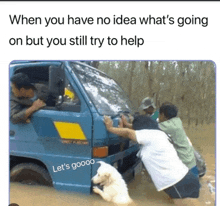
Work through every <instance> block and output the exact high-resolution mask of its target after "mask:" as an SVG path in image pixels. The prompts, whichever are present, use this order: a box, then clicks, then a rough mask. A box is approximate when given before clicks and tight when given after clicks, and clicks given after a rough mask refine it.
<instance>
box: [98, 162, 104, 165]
mask: <svg viewBox="0 0 220 206" xmlns="http://www.w3.org/2000/svg"><path fill="white" fill-rule="evenodd" d="M97 163H99V164H100V165H102V164H106V163H105V162H103V161H98V162H97Z"/></svg>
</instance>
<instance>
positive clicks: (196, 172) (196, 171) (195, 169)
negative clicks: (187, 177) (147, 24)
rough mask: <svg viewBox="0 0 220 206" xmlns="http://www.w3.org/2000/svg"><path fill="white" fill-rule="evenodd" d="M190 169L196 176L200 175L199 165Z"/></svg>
mask: <svg viewBox="0 0 220 206" xmlns="http://www.w3.org/2000/svg"><path fill="white" fill-rule="evenodd" d="M190 170H191V172H192V173H193V174H194V175H195V176H196V177H199V170H198V168H197V166H195V167H193V168H191V169H190Z"/></svg>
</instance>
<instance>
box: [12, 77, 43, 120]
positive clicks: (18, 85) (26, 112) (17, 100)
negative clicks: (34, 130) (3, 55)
mask: <svg viewBox="0 0 220 206" xmlns="http://www.w3.org/2000/svg"><path fill="white" fill-rule="evenodd" d="M10 81H11V88H12V92H11V96H10V120H11V122H12V123H14V124H17V123H29V122H30V117H31V115H32V114H33V113H34V112H36V111H37V110H39V109H41V108H43V107H44V106H46V104H45V102H44V101H43V100H42V99H39V96H40V95H41V96H45V94H46V93H47V88H46V87H45V86H42V85H41V86H40V85H33V84H32V83H31V82H30V79H29V77H28V76H27V75H26V74H24V73H17V74H15V75H13V76H12V77H11V79H10Z"/></svg>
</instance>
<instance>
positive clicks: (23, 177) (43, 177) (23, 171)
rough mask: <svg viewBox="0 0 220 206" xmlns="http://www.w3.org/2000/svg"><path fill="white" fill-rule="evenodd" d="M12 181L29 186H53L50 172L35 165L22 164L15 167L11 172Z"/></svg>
mask: <svg viewBox="0 0 220 206" xmlns="http://www.w3.org/2000/svg"><path fill="white" fill-rule="evenodd" d="M10 181H12V182H20V183H23V184H29V185H46V186H52V185H53V184H52V180H51V177H50V175H49V173H48V171H47V170H46V169H45V168H43V167H42V166H39V165H37V164H33V163H21V164H18V165H16V166H15V167H13V168H12V170H11V172H10Z"/></svg>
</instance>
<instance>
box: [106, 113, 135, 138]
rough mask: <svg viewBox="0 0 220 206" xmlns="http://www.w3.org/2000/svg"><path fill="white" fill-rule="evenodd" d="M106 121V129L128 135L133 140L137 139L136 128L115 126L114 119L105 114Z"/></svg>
mask: <svg viewBox="0 0 220 206" xmlns="http://www.w3.org/2000/svg"><path fill="white" fill-rule="evenodd" d="M104 122H105V125H106V129H107V130H108V131H109V132H111V133H113V134H116V135H118V136H122V137H126V138H129V139H131V140H134V141H137V139H136V136H135V131H134V130H132V129H129V128H121V127H113V123H112V120H111V119H110V118H109V117H107V116H104Z"/></svg>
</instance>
